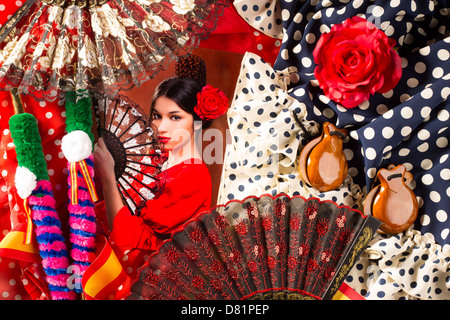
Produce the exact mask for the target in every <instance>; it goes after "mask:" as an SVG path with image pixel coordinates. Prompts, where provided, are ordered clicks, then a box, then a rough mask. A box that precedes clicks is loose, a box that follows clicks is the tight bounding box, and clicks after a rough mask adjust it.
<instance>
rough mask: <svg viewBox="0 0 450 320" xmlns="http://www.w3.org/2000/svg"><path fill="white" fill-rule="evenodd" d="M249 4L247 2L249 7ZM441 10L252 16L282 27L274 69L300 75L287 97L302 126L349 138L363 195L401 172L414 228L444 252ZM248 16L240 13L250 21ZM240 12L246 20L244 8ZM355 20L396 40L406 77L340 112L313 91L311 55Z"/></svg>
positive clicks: (444, 40)
mask: <svg viewBox="0 0 450 320" xmlns="http://www.w3.org/2000/svg"><path fill="white" fill-rule="evenodd" d="M252 3H253V1H250V2H246V5H247V7H248V8H251V7H252ZM268 3H272V2H268ZM445 4H446V2H445V1H412V2H407V3H401V2H400V1H396V0H392V1H388V2H386V1H363V0H357V1H328V0H324V1H319V0H315V1H314V0H312V1H305V2H299V1H280V2H279V10H277V11H276V12H274V13H276V14H275V15H271V16H270V17H268V16H267V15H264V14H263V13H261V12H260V11H257V13H258V14H259V16H260V17H261V19H260V20H262V19H264V20H265V22H264V25H268V24H269V23H272V24H273V23H275V21H277V19H281V20H282V25H283V30H284V34H283V41H282V44H281V47H280V53H279V55H278V57H277V60H276V62H275V64H274V69H275V70H282V69H285V68H287V67H290V66H296V67H297V68H298V75H299V79H300V80H299V81H298V82H297V83H295V84H291V86H290V87H289V89H290V95H291V96H292V97H294V98H296V99H298V100H299V101H301V102H302V103H304V104H305V105H306V107H307V116H306V118H307V119H308V120H314V121H316V122H317V123H323V122H324V121H331V122H333V123H335V124H336V125H337V126H339V127H345V128H346V129H348V130H349V132H350V137H351V139H350V140H349V141H348V144H347V149H348V151H347V154H348V155H350V157H351V159H349V174H350V175H351V176H352V178H353V179H354V181H355V182H356V183H358V184H359V185H360V186H361V188H362V189H363V191H364V192H368V191H370V189H371V188H372V186H373V185H374V183H376V181H375V178H376V173H377V171H378V170H379V169H381V168H385V167H387V165H389V164H391V163H392V164H395V165H398V164H405V165H406V167H407V169H408V170H409V171H410V172H411V173H412V174H413V176H414V178H415V185H413V188H414V192H415V194H416V196H417V197H418V200H419V205H420V209H419V210H420V212H419V219H418V220H417V222H416V224H415V228H417V229H418V230H421V231H422V232H424V233H426V232H431V233H433V234H434V235H435V239H436V241H437V242H438V243H440V244H441V245H444V244H447V243H450V235H449V233H450V221H449V219H448V215H449V214H450V212H449V209H448V208H450V187H449V179H450V172H449V170H448V168H449V167H450V159H449V158H448V154H449V153H450V146H449V145H448V138H447V137H448V136H449V131H448V129H447V128H448V125H449V123H450V120H449V111H450V106H449V102H448V95H449V93H450V73H449V72H450V63H448V61H449V42H450V38H449V37H446V35H448V29H447V22H448V12H449V8H447V7H446V5H445ZM259 7H260V8H261V7H264V4H261V3H260V4H259ZM249 11H250V10H246V12H245V13H247V14H249V15H250V13H249ZM239 12H240V13H241V14H244V12H243V9H242V8H241V9H240V10H239ZM355 15H356V16H361V17H363V18H365V19H367V20H368V21H370V22H372V23H373V24H375V25H376V26H377V27H378V28H380V29H381V30H383V31H384V32H385V33H386V34H387V35H388V36H389V37H390V38H393V39H395V41H396V43H397V46H396V47H397V49H398V53H399V55H400V57H401V59H402V70H403V74H402V78H401V79H400V82H399V83H398V85H397V86H396V87H395V88H394V89H393V90H390V91H388V92H387V93H384V94H375V95H373V96H372V97H371V98H370V99H369V100H368V101H366V102H364V103H362V104H361V105H360V106H359V107H356V108H354V109H345V108H343V107H342V106H340V105H339V104H337V103H335V102H333V101H332V100H330V99H329V98H327V97H325V96H324V94H323V92H322V90H321V89H320V87H319V86H318V83H317V81H316V80H315V77H314V68H315V66H316V65H315V63H314V59H313V54H312V53H313V50H314V48H315V46H316V43H317V41H318V40H319V38H320V36H321V35H322V34H323V33H325V32H328V31H330V28H331V26H332V25H333V24H337V23H342V22H343V21H344V20H345V19H347V18H350V17H352V16H355ZM248 20H249V21H253V20H255V18H249V19H248ZM259 24H263V23H262V22H261V21H260V22H259ZM255 27H256V26H255ZM298 92H301V93H305V92H306V93H308V94H303V95H298V94H297V93H298Z"/></svg>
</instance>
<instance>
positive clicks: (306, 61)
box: [302, 57, 312, 67]
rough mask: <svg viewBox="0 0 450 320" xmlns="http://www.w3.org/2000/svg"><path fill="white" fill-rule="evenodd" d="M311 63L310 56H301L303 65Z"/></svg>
mask: <svg viewBox="0 0 450 320" xmlns="http://www.w3.org/2000/svg"><path fill="white" fill-rule="evenodd" d="M311 64H312V62H311V59H310V58H308V57H304V58H302V65H303V66H305V67H309V66H311Z"/></svg>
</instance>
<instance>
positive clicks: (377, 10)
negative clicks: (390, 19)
mask: <svg viewBox="0 0 450 320" xmlns="http://www.w3.org/2000/svg"><path fill="white" fill-rule="evenodd" d="M371 13H372V14H373V15H374V16H375V17H377V18H379V17H381V16H382V15H383V14H384V9H383V7H380V6H373V7H372V12H371Z"/></svg>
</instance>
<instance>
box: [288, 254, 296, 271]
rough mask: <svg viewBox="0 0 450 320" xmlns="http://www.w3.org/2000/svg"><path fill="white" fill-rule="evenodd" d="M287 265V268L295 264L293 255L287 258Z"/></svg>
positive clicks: (291, 267)
mask: <svg viewBox="0 0 450 320" xmlns="http://www.w3.org/2000/svg"><path fill="white" fill-rule="evenodd" d="M287 265H288V268H289V269H294V268H295V267H296V266H297V259H295V258H294V257H292V256H291V257H289V258H288V260H287Z"/></svg>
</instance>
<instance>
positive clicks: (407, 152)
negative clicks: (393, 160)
mask: <svg viewBox="0 0 450 320" xmlns="http://www.w3.org/2000/svg"><path fill="white" fill-rule="evenodd" d="M409 152H410V150H409V149H407V148H402V149H400V151H399V152H398V155H399V156H402V157H406V156H407V155H408V154H409Z"/></svg>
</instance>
